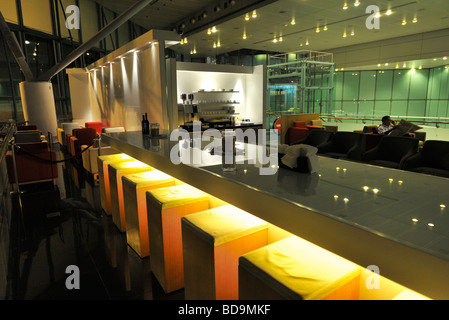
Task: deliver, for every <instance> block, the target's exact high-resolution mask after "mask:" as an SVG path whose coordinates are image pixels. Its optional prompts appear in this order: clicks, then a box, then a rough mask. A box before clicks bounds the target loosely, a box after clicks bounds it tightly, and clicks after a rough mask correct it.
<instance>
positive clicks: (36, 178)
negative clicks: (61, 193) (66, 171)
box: [6, 141, 58, 184]
mask: <svg viewBox="0 0 449 320" xmlns="http://www.w3.org/2000/svg"><path fill="white" fill-rule="evenodd" d="M16 146H18V147H19V148H16V149H15V159H16V169H17V180H18V183H19V184H26V183H33V182H42V181H49V180H51V179H55V178H57V177H58V168H57V165H56V163H51V162H50V161H49V160H50V159H52V160H53V161H56V152H55V151H51V152H50V149H49V147H48V144H47V142H46V141H41V142H31V143H18V144H16ZM30 154H32V155H30ZM41 159H45V160H41ZM6 164H7V168H8V178H9V181H10V182H11V183H15V182H16V179H15V174H14V163H13V157H12V151H8V152H7V154H6Z"/></svg>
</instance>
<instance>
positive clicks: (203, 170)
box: [101, 132, 449, 299]
mask: <svg viewBox="0 0 449 320" xmlns="http://www.w3.org/2000/svg"><path fill="white" fill-rule="evenodd" d="M101 137H102V138H101V139H102V143H105V144H107V145H110V146H112V147H113V148H115V149H117V150H119V151H120V152H124V153H127V154H129V155H130V156H132V157H134V158H136V159H138V160H140V161H143V162H145V163H147V164H149V165H151V166H153V167H155V168H156V169H158V170H161V171H163V172H165V173H167V174H170V175H172V176H173V177H175V178H177V179H179V180H182V181H184V182H185V183H188V184H190V185H192V186H194V187H197V188H199V189H201V190H203V191H205V192H207V193H209V194H211V195H213V196H215V197H217V198H219V199H222V200H223V201H226V202H228V203H230V204H233V205H235V206H237V207H239V208H241V209H242V210H245V211H248V212H250V213H251V214H253V215H255V216H258V217H260V218H262V219H264V220H266V221H268V222H270V223H272V224H274V225H277V226H279V227H280V228H283V229H285V230H287V231H289V232H291V233H293V234H296V235H298V236H300V237H302V238H304V239H306V240H309V241H311V242H313V243H315V244H317V245H319V246H321V247H323V248H325V249H328V250H330V251H332V252H334V253H336V254H338V255H340V256H342V257H345V258H346V259H348V260H351V261H353V262H355V263H357V264H359V265H360V266H362V267H368V266H372V265H374V266H377V267H378V268H379V271H380V274H381V275H383V276H385V277H386V278H389V279H391V280H393V281H395V282H397V283H400V284H402V285H404V286H406V287H408V288H410V289H412V290H415V291H417V292H419V293H422V294H424V295H426V296H428V297H430V298H434V299H449V179H446V178H440V177H435V176H429V175H425V174H419V173H413V172H407V171H402V170H396V169H389V168H383V167H378V166H372V165H367V164H364V163H358V162H353V161H346V160H337V159H331V158H327V157H323V156H319V170H318V172H316V173H312V174H310V173H300V172H297V171H294V170H290V169H285V168H282V167H280V168H278V169H277V172H276V173H275V174H272V175H261V174H260V169H261V165H260V164H257V163H256V164H249V163H246V162H245V163H244V164H237V168H236V171H235V172H223V170H222V165H221V156H220V155H213V156H212V155H210V154H209V153H208V151H207V150H203V151H202V154H203V157H202V159H203V161H202V162H201V164H183V163H181V164H175V163H173V162H172V161H171V159H170V154H171V152H172V150H173V148H174V147H175V146H176V145H178V146H180V145H181V144H184V145H185V144H188V142H186V141H184V142H181V143H179V142H176V141H170V138H169V136H167V135H166V136H165V138H163V139H151V138H149V137H146V136H143V135H142V133H141V132H126V133H111V134H102V136H101ZM205 144H207V143H203V144H202V148H204V145H205ZM242 145H243V149H245V148H248V147H249V146H248V145H247V144H242ZM181 148H182V147H181ZM246 150H247V149H246ZM237 154H238V153H237ZM189 156H190V158H192V154H190V155H189ZM238 157H239V156H238ZM238 157H237V159H238ZM242 157H244V156H242ZM276 159H277V155H276ZM271 165H273V163H270V166H271ZM274 165H275V166H276V167H277V164H274Z"/></svg>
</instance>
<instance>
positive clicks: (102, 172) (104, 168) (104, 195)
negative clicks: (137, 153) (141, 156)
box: [97, 153, 135, 216]
mask: <svg viewBox="0 0 449 320" xmlns="http://www.w3.org/2000/svg"><path fill="white" fill-rule="evenodd" d="M133 160H135V159H134V158H132V157H130V156H128V155H127V154H124V153H118V154H111V155H104V156H99V157H98V158H97V166H98V180H99V182H100V203H101V207H102V208H103V210H104V212H106V214H107V215H109V216H110V215H112V207H111V188H110V185H109V169H108V165H109V164H110V163H114V162H123V161H133Z"/></svg>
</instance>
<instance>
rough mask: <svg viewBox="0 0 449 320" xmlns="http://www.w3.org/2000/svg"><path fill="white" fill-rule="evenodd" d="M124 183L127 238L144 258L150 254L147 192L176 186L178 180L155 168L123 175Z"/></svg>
mask: <svg viewBox="0 0 449 320" xmlns="http://www.w3.org/2000/svg"><path fill="white" fill-rule="evenodd" d="M122 183H123V200H124V206H125V222H126V240H127V242H128V244H129V246H130V247H131V248H133V250H134V251H136V253H137V254H138V255H139V256H140V257H141V258H144V257H147V256H149V255H150V244H149V238H148V217H147V200H146V196H145V193H146V192H147V191H149V190H152V189H157V188H165V187H171V186H174V185H175V183H176V181H175V178H173V177H171V176H169V175H167V174H165V173H163V172H161V171H159V170H153V171H147V172H141V173H136V174H130V175H126V176H123V177H122Z"/></svg>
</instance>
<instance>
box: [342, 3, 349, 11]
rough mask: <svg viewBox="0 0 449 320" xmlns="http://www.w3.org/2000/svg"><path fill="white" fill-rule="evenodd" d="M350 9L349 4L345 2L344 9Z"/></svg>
mask: <svg viewBox="0 0 449 320" xmlns="http://www.w3.org/2000/svg"><path fill="white" fill-rule="evenodd" d="M347 9H348V4H347V3H346V2H345V4H344V5H343V10H347Z"/></svg>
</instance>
